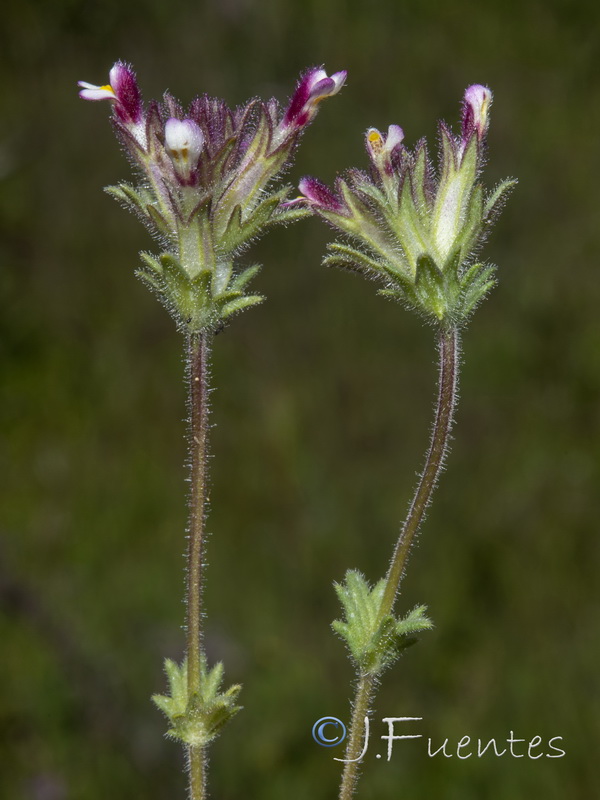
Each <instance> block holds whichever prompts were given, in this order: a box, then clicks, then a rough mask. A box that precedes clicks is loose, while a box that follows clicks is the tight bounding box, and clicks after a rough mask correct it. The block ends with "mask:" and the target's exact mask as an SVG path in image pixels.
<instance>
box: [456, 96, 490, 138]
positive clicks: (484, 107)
mask: <svg viewBox="0 0 600 800" xmlns="http://www.w3.org/2000/svg"><path fill="white" fill-rule="evenodd" d="M491 104H492V93H491V91H490V90H489V89H488V88H487V86H482V85H481V84H479V83H475V84H473V85H472V86H469V88H468V89H467V90H466V91H465V96H464V99H463V116H462V134H463V141H465V142H466V140H467V139H468V138H469V137H470V136H471V134H472V133H473V131H477V138H478V139H479V140H481V139H483V137H484V136H485V134H486V133H487V129H488V125H489V111H490V106H491Z"/></svg>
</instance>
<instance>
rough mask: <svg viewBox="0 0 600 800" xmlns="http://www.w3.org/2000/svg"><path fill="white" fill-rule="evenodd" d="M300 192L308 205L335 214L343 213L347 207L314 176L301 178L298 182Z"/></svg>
mask: <svg viewBox="0 0 600 800" xmlns="http://www.w3.org/2000/svg"><path fill="white" fill-rule="evenodd" d="M298 188H299V189H300V192H301V193H302V198H299V199H304V200H306V202H307V203H308V204H309V205H310V206H315V207H316V208H318V209H323V210H324V211H333V212H334V213H336V214H345V213H347V209H346V208H345V206H344V204H343V203H342V202H341V201H340V200H339V198H338V197H337V196H336V195H335V194H334V193H333V192H332V191H331V189H330V188H329V187H328V186H325V184H324V183H321V181H318V180H317V179H316V178H302V180H301V181H300V183H299V184H298Z"/></svg>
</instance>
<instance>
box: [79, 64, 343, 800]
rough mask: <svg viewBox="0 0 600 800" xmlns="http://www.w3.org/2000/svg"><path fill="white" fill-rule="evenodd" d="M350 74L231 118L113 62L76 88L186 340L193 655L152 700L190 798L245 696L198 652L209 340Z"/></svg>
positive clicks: (305, 84) (234, 302)
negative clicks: (118, 168) (97, 112)
mask: <svg viewBox="0 0 600 800" xmlns="http://www.w3.org/2000/svg"><path fill="white" fill-rule="evenodd" d="M345 79H346V73H345V72H336V73H335V74H333V75H332V76H331V77H329V76H328V75H327V73H326V72H325V71H324V70H323V69H311V70H308V71H307V72H306V73H305V74H304V75H303V76H302V77H301V79H300V81H299V82H298V85H297V87H296V90H295V92H294V94H293V95H292V97H291V99H290V101H289V104H288V106H287V108H286V109H285V111H283V112H281V111H280V109H279V106H278V104H277V102H276V101H275V100H269V101H267V102H263V101H261V100H258V99H254V100H250V101H249V102H248V103H247V104H246V105H245V106H243V107H241V108H237V109H233V110H232V109H230V108H228V106H227V105H226V104H225V103H224V102H223V101H222V100H218V99H214V98H211V97H208V96H207V95H204V96H202V97H199V98H197V99H196V100H194V101H193V102H192V104H191V105H190V107H189V108H188V109H184V108H183V107H182V106H181V105H180V103H178V102H177V100H175V98H174V97H172V96H171V95H170V94H165V96H164V98H163V101H162V103H158V102H154V101H153V102H151V103H150V104H149V105H148V106H147V107H146V106H144V104H143V102H142V97H141V92H140V89H139V87H138V83H137V80H136V77H135V74H134V72H133V70H132V69H131V67H130V66H128V65H127V64H124V63H123V62H120V61H119V62H117V63H116V64H115V65H114V66H113V68H112V69H111V71H110V76H109V83H108V84H106V85H104V86H94V85H92V84H89V83H85V82H80V87H81V91H80V96H81V97H82V98H83V99H84V100H108V101H109V102H111V103H112V105H113V124H114V127H115V131H116V133H117V136H118V137H119V139H120V141H121V143H122V145H123V146H124V148H125V150H126V152H127V153H128V155H129V157H130V159H131V161H132V163H133V165H134V167H135V168H136V170H137V172H138V173H140V175H141V181H140V183H138V184H137V185H135V186H133V185H131V184H128V183H121V184H119V185H117V186H111V187H109V188H108V191H109V193H110V194H112V195H113V196H114V197H116V198H117V200H119V201H120V202H121V203H123V205H125V206H126V207H127V208H129V209H131V210H133V211H134V212H135V213H136V214H137V215H138V216H139V217H140V218H141V219H142V221H143V222H144V223H145V224H146V226H147V227H148V228H149V229H150V231H151V233H152V234H153V235H154V236H155V237H156V238H157V240H158V241H159V242H160V243H161V245H162V246H163V247H164V250H163V252H162V253H161V254H160V255H159V256H158V257H155V256H154V255H151V254H149V253H142V260H143V266H142V267H141V269H140V270H139V271H138V274H139V275H140V277H141V278H142V279H143V280H144V282H145V283H146V284H147V285H148V286H149V287H150V288H151V289H153V290H154V291H155V292H156V293H157V294H158V296H159V298H160V299H161V301H162V302H163V304H164V305H165V306H166V308H167V309H168V310H169V312H170V313H171V315H172V316H173V317H174V319H175V321H176V323H177V326H178V327H179V328H180V330H181V331H182V332H183V333H184V334H185V336H186V347H187V374H188V392H189V403H188V406H189V409H190V419H189V446H190V456H189V463H190V468H191V476H190V495H189V525H188V569H187V626H186V629H187V643H186V644H187V646H186V657H185V659H184V661H183V662H182V664H181V665H179V664H177V663H175V662H174V661H172V660H170V659H167V660H166V662H165V669H166V672H167V677H168V682H169V689H170V694H169V695H155V696H154V698H153V700H154V702H155V703H156V705H157V706H158V707H159V708H160V709H161V710H162V711H163V712H164V714H165V715H166V716H167V718H168V720H169V723H170V725H169V735H170V736H171V737H173V738H176V739H179V740H180V741H181V742H183V743H184V744H185V745H186V747H187V752H188V768H189V777H190V797H191V798H192V800H201V799H202V798H204V797H205V787H206V749H207V745H208V744H209V742H211V741H212V739H214V738H215V736H216V735H217V734H218V733H219V731H220V729H221V728H222V726H223V725H224V724H225V723H226V722H227V721H228V720H229V719H230V718H231V717H232V716H233V715H234V714H235V713H237V711H238V710H239V706H237V705H236V700H237V696H238V694H239V691H240V688H241V687H239V686H237V685H235V686H231V687H230V688H229V689H227V690H226V691H221V681H222V678H223V666H222V664H216V665H215V666H213V667H212V668H209V666H208V663H207V660H206V656H205V653H204V649H203V645H202V635H201V634H202V616H203V615H202V609H201V599H202V579H203V566H204V539H205V531H204V527H205V517H206V510H207V502H208V488H207V487H208V480H207V471H208V464H207V461H208V459H207V442H208V431H209V423H208V406H209V403H208V398H209V388H208V360H209V353H210V344H211V341H212V337H213V335H214V334H215V333H216V332H218V331H219V330H220V329H221V328H223V326H224V325H225V324H226V323H227V322H228V321H229V318H230V317H231V316H232V315H234V314H236V313H238V312H239V311H242V310H243V309H244V308H248V307H249V306H253V305H256V303H260V302H261V301H262V300H263V298H262V297H261V296H260V295H256V294H249V293H247V286H248V284H249V282H250V281H251V279H252V278H253V277H254V276H255V275H256V273H257V271H258V269H259V268H258V267H257V266H252V267H248V268H246V269H242V270H240V269H238V268H237V265H236V263H235V261H236V258H237V256H238V255H239V254H240V253H241V252H242V251H243V250H244V249H245V248H246V247H247V246H248V244H249V243H250V241H251V240H253V239H254V238H256V237H257V236H258V235H260V234H261V233H263V232H264V231H265V230H266V229H267V228H269V227H270V226H272V225H274V224H277V223H285V222H290V221H291V220H294V219H297V218H298V217H301V216H304V215H306V214H307V213H308V212H307V210H306V209H302V208H293V207H289V206H287V205H286V204H285V202H284V201H285V200H286V198H287V196H288V194H289V192H290V191H291V187H287V186H284V187H283V188H279V189H278V188H274V187H273V185H272V184H273V182H274V180H275V179H276V178H277V177H278V176H279V175H280V173H281V172H282V170H283V169H284V167H285V166H286V165H287V164H288V163H289V162H290V159H291V156H292V154H293V152H294V149H295V146H296V144H297V142H298V139H299V137H300V135H301V134H302V132H303V131H304V130H305V129H306V127H307V125H309V123H310V122H312V120H313V119H314V117H315V115H316V113H317V110H318V106H319V103H320V102H321V101H322V100H323V99H325V98H326V97H330V96H332V95H334V94H337V92H339V90H340V89H341V87H342V86H343V84H344V81H345Z"/></svg>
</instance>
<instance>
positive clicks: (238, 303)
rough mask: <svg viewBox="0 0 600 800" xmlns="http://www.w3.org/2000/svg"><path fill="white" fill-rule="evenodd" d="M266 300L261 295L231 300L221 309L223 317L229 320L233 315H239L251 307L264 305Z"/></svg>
mask: <svg viewBox="0 0 600 800" xmlns="http://www.w3.org/2000/svg"><path fill="white" fill-rule="evenodd" d="M264 299H265V298H264V297H263V296H262V295H260V294H252V295H248V296H246V297H239V298H238V299H237V300H230V301H229V302H227V303H225V305H224V306H223V307H222V308H221V317H222V318H223V319H227V318H228V317H231V316H232V314H237V313H238V312H240V311H243V310H244V309H246V308H250V306H256V305H258V304H259V303H262V302H263V301H264Z"/></svg>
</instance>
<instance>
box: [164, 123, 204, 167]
mask: <svg viewBox="0 0 600 800" xmlns="http://www.w3.org/2000/svg"><path fill="white" fill-rule="evenodd" d="M165 145H166V147H167V150H169V152H170V153H171V155H175V154H177V155H179V156H180V157H183V158H184V159H186V160H187V159H193V158H198V156H199V155H200V153H201V152H202V148H203V147H204V134H203V133H202V131H201V129H200V127H199V126H198V125H197V124H196V123H195V122H194V121H193V120H191V119H184V120H180V119H175V118H174V117H171V118H170V119H168V120H167V122H166V124H165Z"/></svg>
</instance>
